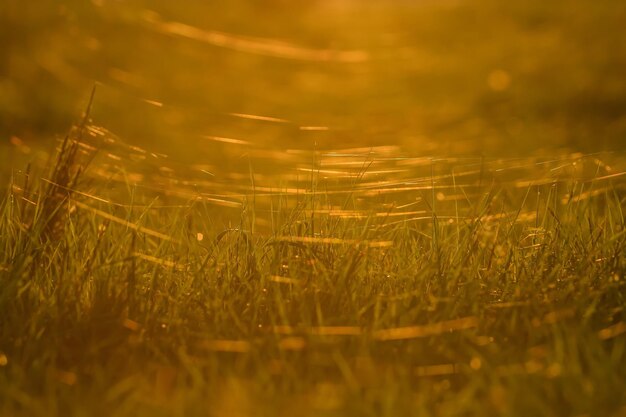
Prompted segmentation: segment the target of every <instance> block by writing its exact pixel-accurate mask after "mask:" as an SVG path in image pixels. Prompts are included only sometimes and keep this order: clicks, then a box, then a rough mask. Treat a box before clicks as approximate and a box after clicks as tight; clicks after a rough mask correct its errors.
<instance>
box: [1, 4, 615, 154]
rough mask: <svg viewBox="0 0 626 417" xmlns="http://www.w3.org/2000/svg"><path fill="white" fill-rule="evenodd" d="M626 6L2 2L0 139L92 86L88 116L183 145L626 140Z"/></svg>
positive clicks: (34, 124)
mask: <svg viewBox="0 0 626 417" xmlns="http://www.w3.org/2000/svg"><path fill="white" fill-rule="evenodd" d="M624 22H626V3H625V2H623V1H621V0H602V1H591V0H550V1H545V0H524V1H508V2H503V1H500V0H438V1H434V0H375V1H368V0H358V1H357V0H309V1H306V2H304V1H302V2H300V1H288V0H248V1H243V0H228V1H211V2H207V1H204V0H202V1H200V0H187V1H185V2H184V3H181V2H172V1H166V0H150V1H147V0H127V1H122V0H92V1H78V0H65V1H58V0H54V1H53V0H38V1H37V2H23V1H17V0H3V1H2V2H1V3H0V44H1V45H2V47H1V48H0V135H1V136H0V138H1V140H2V143H3V146H6V145H8V146H16V145H18V147H20V149H22V150H23V153H28V152H29V151H30V150H31V149H33V148H35V147H37V146H40V145H41V144H45V143H46V142H47V141H49V140H50V139H53V138H55V137H58V136H60V135H63V134H64V133H65V132H66V131H67V129H68V127H69V126H70V124H71V123H73V122H76V121H77V120H80V117H81V113H82V112H83V111H84V109H85V108H86V105H87V102H88V99H89V95H90V92H91V89H92V87H93V86H94V85H96V86H97V89H96V95H95V101H94V103H93V109H92V113H91V116H92V118H93V121H94V123H95V124H98V125H102V126H104V127H106V128H107V129H108V130H110V131H111V132H113V133H115V134H116V135H119V136H120V137H122V138H124V139H125V140H127V141H128V142H130V143H135V144H140V145H142V146H148V147H149V148H150V149H151V150H155V151H162V152H167V153H170V154H175V155H177V156H178V157H179V158H181V159H183V160H184V159H186V158H189V157H190V156H193V158H201V157H202V158H204V157H206V158H211V155H213V157H215V155H214V152H215V148H214V147H212V145H211V144H212V143H220V144H222V145H223V144H227V145H228V146H232V147H237V146H239V147H241V146H252V147H258V148H275V149H314V148H317V149H320V148H321V149H324V148H337V147H368V146H381V145H394V146H399V147H401V148H402V149H408V150H409V151H410V152H414V153H419V154H424V153H428V154H446V155H450V154H453V155H457V154H471V155H501V156H511V155H519V154H532V153H535V152H543V151H547V152H552V151H554V150H563V149H567V150H576V151H583V152H595V151H600V150H624V149H626V75H625V74H626V30H624ZM3 155H4V157H5V158H6V157H7V155H9V153H7V152H6V151H5V152H4V153H3ZM203 155H204V156H203Z"/></svg>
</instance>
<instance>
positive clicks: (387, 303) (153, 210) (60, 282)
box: [0, 119, 626, 416]
mask: <svg viewBox="0 0 626 417" xmlns="http://www.w3.org/2000/svg"><path fill="white" fill-rule="evenodd" d="M232 146H235V145H232V144H225V145H224V147H225V148H229V147H232ZM250 155H251V156H250V160H249V163H248V164H247V165H248V166H247V167H246V168H245V169H246V170H247V171H248V173H247V174H243V173H241V172H239V171H236V170H234V171H233V172H231V173H228V172H222V173H219V172H213V173H210V174H211V175H213V176H211V175H209V174H208V173H207V172H209V171H207V169H212V168H211V167H208V168H207V167H204V166H187V165H182V164H178V165H177V164H176V162H175V161H172V160H169V159H166V158H164V156H163V155H158V154H151V153H150V151H149V150H144V149H141V148H138V147H136V146H131V145H130V144H127V143H125V142H124V141H122V140H121V139H120V138H118V137H116V136H114V135H113V134H111V133H110V132H107V131H106V129H104V128H102V127H99V126H95V125H93V124H91V123H90V122H89V121H88V120H87V119H86V120H85V121H84V122H83V123H82V124H80V125H78V126H77V127H75V128H74V129H72V131H71V132H70V133H69V134H68V136H67V138H66V139H65V140H64V141H63V142H62V143H60V144H59V147H58V149H57V151H56V156H55V158H54V159H53V161H52V162H51V163H50V164H48V165H49V167H48V168H47V169H44V170H43V171H41V169H42V168H40V167H39V166H38V165H37V164H35V165H34V166H33V167H32V168H29V169H28V170H26V171H25V172H17V171H16V172H15V173H14V175H13V177H12V179H11V181H10V184H9V187H7V189H6V193H5V196H4V197H3V199H2V202H1V203H0V247H1V248H2V249H1V250H0V282H1V286H0V288H1V289H0V312H1V316H2V320H1V321H0V365H2V366H0V414H2V415H6V416H39V415H40V416H81V415H85V416H97V415H102V416H138V415H145V416H160V415H163V416H176V415H179V416H189V415H214V416H220V415H228V416H252V415H268V416H270V415H271V416H276V415H303V416H306V415H311V416H312V415H328V416H332V415H337V416H339V415H342V416H343V415H364V416H367V415H387V416H398V415H420V416H421V415H424V416H430V415H432V416H449V415H496V414H499V415H510V416H517V415H519V416H529V415H554V416H583V415H594V416H595V415H607V416H612V415H622V414H623V413H624V410H625V409H624V407H625V406H626V403H625V402H624V397H623V393H624V390H625V389H626V366H625V365H626V312H625V311H624V296H625V290H626V286H625V285H626V284H625V279H626V274H625V271H626V257H625V253H626V252H625V250H624V248H625V245H626V233H625V230H626V229H625V227H624V226H625V217H624V212H623V208H624V200H625V198H626V197H625V194H624V189H625V186H626V182H625V177H624V175H623V170H621V169H622V168H623V160H622V159H620V158H621V157H620V156H619V155H611V154H598V155H582V154H564V155H560V156H559V157H557V158H550V159H548V158H541V157H532V158H531V157H528V158H517V159H496V158H494V159H489V158H484V157H483V158H440V159H436V158H422V157H420V158H416V157H414V156H412V155H410V154H404V153H403V152H402V151H401V150H400V149H398V148H395V147H388V146H387V147H378V148H371V149H347V150H341V151H338V150H333V151H323V150H317V151H314V152H309V151H292V152H289V153H284V154H283V155H282V158H280V159H279V158H277V157H276V155H274V154H271V153H270V154H269V155H268V153H267V152H265V153H263V152H260V151H258V152H257V153H255V152H254V151H253V150H251V151H250ZM138 156H143V158H139V157H138ZM264 157H265V158H268V159H270V160H274V161H275V166H274V168H273V170H271V171H268V172H257V171H255V169H254V166H255V161H257V160H258V159H260V158H264ZM255 158H256V159H255ZM609 165H610V166H609ZM260 166H262V167H265V166H267V164H260ZM139 169H141V171H139V172H138V170H139ZM239 169H240V171H244V169H243V168H241V167H239ZM246 176H247V179H246ZM207 178H208V179H207Z"/></svg>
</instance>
